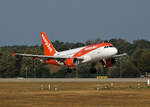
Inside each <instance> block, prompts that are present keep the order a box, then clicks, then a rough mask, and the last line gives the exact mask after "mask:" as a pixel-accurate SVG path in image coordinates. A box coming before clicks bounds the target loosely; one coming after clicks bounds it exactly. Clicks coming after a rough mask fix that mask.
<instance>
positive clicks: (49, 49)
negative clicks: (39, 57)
mask: <svg viewBox="0 0 150 107" xmlns="http://www.w3.org/2000/svg"><path fill="white" fill-rule="evenodd" d="M41 38H42V43H43V48H44V54H45V55H46V56H53V55H54V54H55V53H56V50H55V48H54V47H53V45H52V43H51V42H50V41H49V40H48V37H47V35H46V33H45V32H42V33H41Z"/></svg>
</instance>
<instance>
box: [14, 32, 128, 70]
mask: <svg viewBox="0 0 150 107" xmlns="http://www.w3.org/2000/svg"><path fill="white" fill-rule="evenodd" d="M40 35H41V39H42V44H43V49H44V55H34V54H20V53H13V56H21V57H32V59H37V58H39V59H41V60H40V61H41V62H44V63H45V64H52V65H57V66H66V67H68V68H74V67H76V66H78V65H80V64H84V63H88V62H90V61H100V62H101V63H102V64H103V65H104V66H108V67H112V66H113V65H114V64H115V57H120V56H124V55H126V53H124V54H120V55H117V53H118V50H117V48H116V47H114V46H113V45H112V44H111V43H99V44H94V45H89V46H83V47H79V48H75V49H70V50H66V51H61V52H58V51H56V49H55V48H54V47H53V45H52V43H51V41H50V40H49V39H48V37H47V35H46V33H45V32H42V33H41V34H40Z"/></svg>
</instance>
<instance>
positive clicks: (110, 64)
mask: <svg viewBox="0 0 150 107" xmlns="http://www.w3.org/2000/svg"><path fill="white" fill-rule="evenodd" d="M115 64H116V59H115V58H109V59H107V60H106V65H107V66H108V67H112V66H113V65H115Z"/></svg>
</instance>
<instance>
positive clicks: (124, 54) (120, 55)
mask: <svg viewBox="0 0 150 107" xmlns="http://www.w3.org/2000/svg"><path fill="white" fill-rule="evenodd" d="M126 55H127V53H123V54H119V55H115V56H113V57H114V58H116V57H122V56H126Z"/></svg>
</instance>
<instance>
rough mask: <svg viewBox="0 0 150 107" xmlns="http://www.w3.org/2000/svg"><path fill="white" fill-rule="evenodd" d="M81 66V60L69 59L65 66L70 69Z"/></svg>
mask: <svg viewBox="0 0 150 107" xmlns="http://www.w3.org/2000/svg"><path fill="white" fill-rule="evenodd" d="M78 64H79V60H78V59H77V58H68V59H66V61H65V65H66V66H68V67H74V66H75V65H78Z"/></svg>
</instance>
